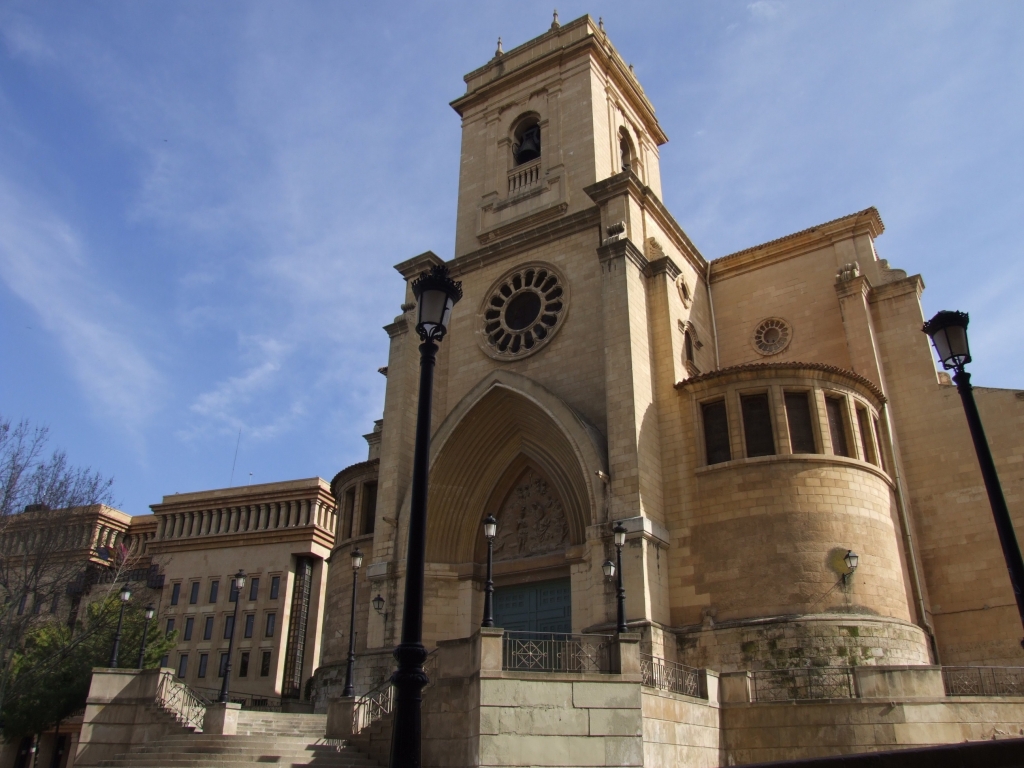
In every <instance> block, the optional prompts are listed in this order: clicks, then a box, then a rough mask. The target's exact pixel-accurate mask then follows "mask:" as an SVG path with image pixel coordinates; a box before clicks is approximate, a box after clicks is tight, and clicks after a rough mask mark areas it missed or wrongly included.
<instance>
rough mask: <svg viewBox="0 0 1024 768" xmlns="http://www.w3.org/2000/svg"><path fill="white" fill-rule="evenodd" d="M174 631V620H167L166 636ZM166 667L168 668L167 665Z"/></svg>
mask: <svg viewBox="0 0 1024 768" xmlns="http://www.w3.org/2000/svg"><path fill="white" fill-rule="evenodd" d="M173 631H174V619H168V620H167V632H166V634H168V635H169V634H171V632H173ZM164 666H167V665H166V664H165V665H164Z"/></svg>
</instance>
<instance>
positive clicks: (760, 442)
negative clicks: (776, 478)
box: [740, 394, 775, 458]
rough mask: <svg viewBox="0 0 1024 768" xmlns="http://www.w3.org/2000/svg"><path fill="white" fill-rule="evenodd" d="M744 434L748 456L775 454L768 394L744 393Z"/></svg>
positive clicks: (741, 403) (742, 405)
mask: <svg viewBox="0 0 1024 768" xmlns="http://www.w3.org/2000/svg"><path fill="white" fill-rule="evenodd" d="M740 406H741V409H742V411H743V435H744V437H745V439H746V443H747V458H751V457H753V456H773V455H774V454H775V435H774V434H773V432H772V413H771V404H770V403H769V401H768V395H766V394H765V395H743V397H741V398H740Z"/></svg>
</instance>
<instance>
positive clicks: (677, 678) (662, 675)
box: [640, 653, 707, 699]
mask: <svg viewBox="0 0 1024 768" xmlns="http://www.w3.org/2000/svg"><path fill="white" fill-rule="evenodd" d="M640 675H641V677H642V680H643V684H644V685H646V686H648V687H649V688H659V689H661V690H663V691H671V692H672V693H681V694H683V695H685V696H694V697H696V698H702V699H706V698H707V693H706V692H704V691H701V689H700V672H699V671H698V670H696V669H694V668H693V667H687V666H685V665H683V664H678V663H676V662H674V661H667V660H665V659H661V658H658V657H657V656H652V655H651V654H649V653H641V654H640Z"/></svg>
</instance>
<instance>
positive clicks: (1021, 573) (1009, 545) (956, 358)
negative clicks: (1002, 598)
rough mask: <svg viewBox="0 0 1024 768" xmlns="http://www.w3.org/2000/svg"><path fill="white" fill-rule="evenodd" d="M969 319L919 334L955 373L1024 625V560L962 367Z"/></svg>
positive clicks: (943, 317) (953, 316)
mask: <svg viewBox="0 0 1024 768" xmlns="http://www.w3.org/2000/svg"><path fill="white" fill-rule="evenodd" d="M969 319H970V318H969V317H968V315H967V313H966V312H949V311H945V310H944V311H942V312H939V313H938V314H937V315H935V317H933V318H932V319H931V320H929V321H928V322H927V323H925V324H924V328H922V329H921V330H923V331H924V332H925V333H927V334H928V335H929V336H930V337H931V339H932V344H933V345H934V346H935V351H936V352H937V353H938V355H939V360H940V361H942V367H943V368H945V369H946V370H947V371H949V370H952V371H954V373H953V382H954V383H955V384H956V391H957V392H959V393H960V400H961V401H962V402H963V404H964V413H965V414H966V416H967V426H968V427H969V428H970V430H971V438H972V439H973V440H974V451H975V453H977V455H978V464H980V465H981V476H982V479H984V481H985V490H986V491H988V503H989V505H990V506H991V507H992V516H993V517H995V520H996V531H997V532H998V533H999V543H1000V545H1002V548H1003V559H1004V560H1005V561H1006V570H1007V571H1009V573H1010V585H1011V586H1012V587H1013V596H1014V597H1015V598H1016V600H1017V613H1019V614H1020V619H1021V623H1022V624H1024V560H1022V559H1021V555H1020V546H1019V545H1018V544H1017V536H1016V535H1015V534H1014V532H1013V523H1012V522H1011V521H1010V511H1009V510H1008V509H1007V508H1006V499H1005V498H1004V497H1003V489H1002V486H1000V484H999V475H997V474H996V465H995V462H994V461H992V451H991V450H990V449H989V446H988V440H986V439H985V430H984V428H983V427H982V425H981V415H980V414H979V413H978V406H977V404H976V403H975V402H974V387H972V386H971V374H969V373H968V372H967V371H966V370H964V366H965V365H967V363H969V362H971V348H970V346H969V345H968V343H967V323H968V321H969ZM1021 646H1024V640H1021Z"/></svg>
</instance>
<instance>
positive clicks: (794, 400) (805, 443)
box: [785, 392, 817, 453]
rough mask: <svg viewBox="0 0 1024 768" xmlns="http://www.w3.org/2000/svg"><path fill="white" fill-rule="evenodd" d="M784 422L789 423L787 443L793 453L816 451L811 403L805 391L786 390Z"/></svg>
mask: <svg viewBox="0 0 1024 768" xmlns="http://www.w3.org/2000/svg"><path fill="white" fill-rule="evenodd" d="M785 400H786V423H788V424H789V445H790V449H791V450H792V451H793V453H816V452H817V449H816V447H815V445H814V425H813V423H812V421H811V404H810V402H809V400H808V398H807V393H806V392H787V393H786V395H785Z"/></svg>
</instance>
